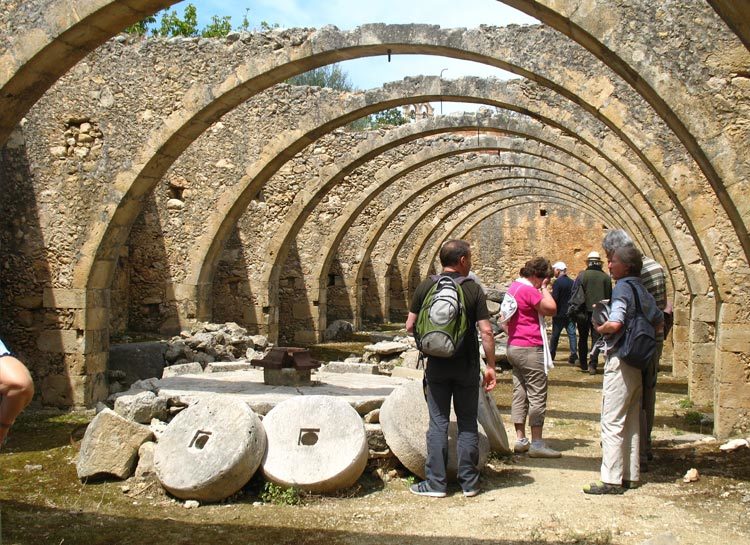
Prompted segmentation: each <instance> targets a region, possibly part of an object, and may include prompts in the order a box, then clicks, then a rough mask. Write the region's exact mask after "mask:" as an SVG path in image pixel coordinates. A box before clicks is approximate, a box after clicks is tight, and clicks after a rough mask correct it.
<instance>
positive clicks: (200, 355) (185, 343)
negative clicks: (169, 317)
mask: <svg viewBox="0 0 750 545" xmlns="http://www.w3.org/2000/svg"><path fill="white" fill-rule="evenodd" d="M269 346H270V344H269V342H268V338H267V337H265V336H263V335H248V333H247V329H245V328H244V327H240V326H239V325H237V324H236V323H234V322H227V323H225V324H211V323H198V324H196V325H195V326H194V327H193V328H192V329H190V330H189V331H183V332H181V333H180V335H179V336H176V337H172V338H171V339H170V340H169V341H167V351H166V353H165V354H164V358H165V360H166V365H167V366H169V367H171V366H174V365H184V364H189V363H194V362H197V363H199V364H200V365H201V368H206V367H207V366H208V365H209V364H211V363H214V362H217V361H220V362H233V361H237V360H243V361H244V360H251V359H253V358H256V357H258V358H260V357H263V353H264V351H265V350H266V348H268V347H269Z"/></svg>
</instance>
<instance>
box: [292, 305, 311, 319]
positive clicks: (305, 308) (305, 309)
mask: <svg viewBox="0 0 750 545" xmlns="http://www.w3.org/2000/svg"><path fill="white" fill-rule="evenodd" d="M312 315H313V313H312V309H311V308H310V305H308V304H307V303H294V304H293V305H292V317H294V318H297V319H298V320H303V319H305V318H309V317H310V316H312Z"/></svg>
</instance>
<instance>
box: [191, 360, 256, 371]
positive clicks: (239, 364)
mask: <svg viewBox="0 0 750 545" xmlns="http://www.w3.org/2000/svg"><path fill="white" fill-rule="evenodd" d="M252 368H253V365H252V364H251V363H250V362H249V361H214V362H211V363H208V364H207V365H206V368H205V369H204V370H203V372H204V373H227V372H229V371H247V370H248V369H252Z"/></svg>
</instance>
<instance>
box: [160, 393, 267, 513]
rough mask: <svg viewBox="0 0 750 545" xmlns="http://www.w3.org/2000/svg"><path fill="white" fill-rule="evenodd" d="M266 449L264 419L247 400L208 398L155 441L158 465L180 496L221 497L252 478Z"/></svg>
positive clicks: (165, 484) (177, 418) (165, 480)
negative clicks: (259, 416) (262, 421)
mask: <svg viewBox="0 0 750 545" xmlns="http://www.w3.org/2000/svg"><path fill="white" fill-rule="evenodd" d="M265 451H266V434H265V431H264V430H263V424H262V423H261V421H260V419H259V418H258V416H257V415H256V414H255V413H254V412H253V410H252V409H251V408H250V407H248V406H247V404H245V403H242V402H240V401H236V400H231V399H220V398H212V399H211V398H205V399H200V400H199V401H198V402H196V403H195V404H194V405H191V406H190V407H188V408H187V409H185V410H183V411H182V412H180V413H179V414H178V415H177V416H175V418H174V419H173V420H172V422H170V424H169V426H167V428H166V430H165V431H164V433H163V434H162V436H161V437H160V438H159V442H158V443H157V445H156V450H155V452H154V469H155V471H156V476H157V478H158V479H159V482H161V484H162V486H163V487H164V488H165V489H166V490H168V491H169V492H170V493H172V494H173V495H175V496H177V497H178V498H181V499H186V500H187V499H189V500H201V501H219V500H222V499H224V498H226V497H228V496H231V495H232V494H234V493H235V492H237V491H238V490H240V489H241V488H242V487H243V486H244V485H245V483H247V482H248V481H249V480H250V478H251V477H252V476H253V474H254V473H255V471H256V470H257V469H258V467H259V466H260V463H261V461H262V459H263V455H264V454H265Z"/></svg>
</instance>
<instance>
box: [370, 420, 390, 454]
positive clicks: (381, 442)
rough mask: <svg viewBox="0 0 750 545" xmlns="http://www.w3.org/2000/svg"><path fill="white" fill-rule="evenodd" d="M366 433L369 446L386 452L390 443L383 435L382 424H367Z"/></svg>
mask: <svg viewBox="0 0 750 545" xmlns="http://www.w3.org/2000/svg"><path fill="white" fill-rule="evenodd" d="M365 435H366V436H367V448H369V449H370V450H373V451H375V452H384V451H386V450H388V443H386V441H385V435H383V428H382V427H381V426H380V424H365Z"/></svg>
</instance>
